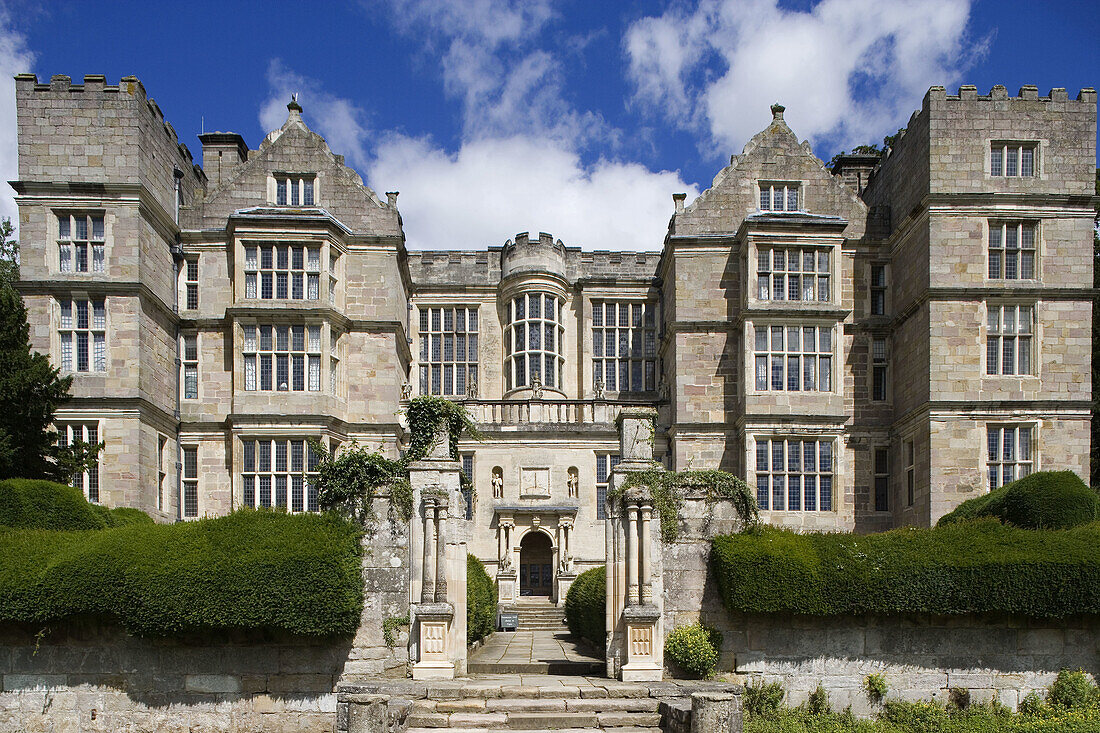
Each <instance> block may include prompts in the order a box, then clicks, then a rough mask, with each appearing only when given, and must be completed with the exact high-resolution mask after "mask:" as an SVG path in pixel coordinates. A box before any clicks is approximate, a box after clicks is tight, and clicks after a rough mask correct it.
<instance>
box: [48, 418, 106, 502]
mask: <svg viewBox="0 0 1100 733" xmlns="http://www.w3.org/2000/svg"><path fill="white" fill-rule="evenodd" d="M54 427H55V428H56V429H57V433H58V442H60V441H61V439H62V437H64V441H65V442H64V445H69V444H71V443H72V442H74V441H76V440H80V441H82V442H84V443H88V444H94V443H100V442H103V421H102V420H97V419H95V418H92V419H80V418H73V419H64V420H58V421H57V422H55V423H54ZM100 455H101V456H102V454H100ZM100 465H101V461H100V460H99V458H97V459H96V461H95V467H94V468H93V469H92V470H90V471H84V472H83V473H79V474H77V475H75V476H73V478H72V481H70V485H72V486H74V487H76V488H78V489H80V490H81V493H83V494H84V497H85V498H86V499H87V500H88V501H90V502H92V503H93V504H99V503H100V502H101V500H102V493H101V489H102V485H103V482H102V478H103V477H102V474H101V472H100V468H99V467H100Z"/></svg>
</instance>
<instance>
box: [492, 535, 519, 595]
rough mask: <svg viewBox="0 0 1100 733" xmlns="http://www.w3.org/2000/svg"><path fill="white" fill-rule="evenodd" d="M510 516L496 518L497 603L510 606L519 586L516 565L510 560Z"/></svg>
mask: <svg viewBox="0 0 1100 733" xmlns="http://www.w3.org/2000/svg"><path fill="white" fill-rule="evenodd" d="M512 526H513V524H512V516H511V515H510V514H509V515H503V514H502V515H500V516H499V517H498V518H497V531H498V532H499V533H500V556H499V557H498V566H497V568H498V569H497V604H498V605H500V606H511V605H512V604H513V603H515V602H516V594H517V593H519V588H518V587H517V584H516V566H515V563H514V562H512Z"/></svg>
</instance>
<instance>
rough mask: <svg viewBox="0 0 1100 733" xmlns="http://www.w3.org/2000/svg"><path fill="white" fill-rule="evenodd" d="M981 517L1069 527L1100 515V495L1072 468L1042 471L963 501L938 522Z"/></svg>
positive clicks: (1023, 525)
mask: <svg viewBox="0 0 1100 733" xmlns="http://www.w3.org/2000/svg"><path fill="white" fill-rule="evenodd" d="M978 517H996V518H997V519H999V520H1001V521H1002V522H1004V523H1005V524H1011V525H1013V526H1016V527H1020V528H1021V529H1069V528H1071V527H1079V526H1081V525H1083V524H1088V523H1089V522H1093V521H1095V520H1096V519H1097V518H1098V517H1100V497H1098V496H1097V493H1096V492H1095V491H1093V490H1092V489H1091V488H1089V487H1088V486H1087V485H1086V484H1085V482H1084V481H1082V480H1081V478H1080V477H1079V476H1078V475H1077V474H1075V473H1074V472H1073V471H1040V472H1038V473H1033V474H1030V475H1028V476H1025V477H1023V478H1022V479H1019V480H1016V481H1012V482H1010V483H1007V484H1005V485H1004V486H1001V487H1000V488H997V489H994V490H993V491H991V492H989V493H988V494H985V495H984V496H979V497H976V498H974V499H970V500H968V501H964V502H963V503H962V504H960V505H959V506H958V507H956V508H955V510H954V511H953V512H951V513H950V514H946V515H944V516H943V517H942V518H941V519H940V521H939V525H947V524H952V523H954V522H959V521H962V520H966V519H974V518H978Z"/></svg>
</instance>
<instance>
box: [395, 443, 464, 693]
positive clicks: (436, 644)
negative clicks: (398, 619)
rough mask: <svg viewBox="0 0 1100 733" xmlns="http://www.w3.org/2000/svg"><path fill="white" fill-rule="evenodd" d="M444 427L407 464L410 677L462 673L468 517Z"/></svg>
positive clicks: (452, 676) (456, 467) (457, 464)
mask: <svg viewBox="0 0 1100 733" xmlns="http://www.w3.org/2000/svg"><path fill="white" fill-rule="evenodd" d="M448 445H449V440H448V438H447V432H446V430H445V429H443V430H440V431H439V432H438V433H437V436H436V440H435V442H434V444H433V446H432V450H431V452H430V454H429V456H428V457H427V458H425V459H424V460H421V461H416V462H414V463H412V464H410V465H409V482H410V483H411V484H412V490H413V506H417V507H421V511H422V512H423V514H422V516H421V517H415V518H414V519H413V520H412V521H411V522H410V527H409V542H410V552H409V556H410V557H411V558H415V561H416V562H417V563H418V564H419V566H420V567H419V568H413V572H412V573H411V577H412V578H413V583H412V587H411V588H410V593H409V600H410V607H409V618H410V620H411V622H412V628H411V629H410V632H409V660H410V662H412V676H413V678H414V679H452V678H454V677H455V676H456V675H465V674H466V547H467V544H468V541H469V535H470V522H468V521H466V515H465V513H464V512H458V511H455V512H451V511H450V508H451V507H458V506H461V505H462V499H461V483H460V473H461V466H460V464H459V463H458V462H457V461H452V460H450V456H449V455H448V453H447V450H448V448H447V446H448Z"/></svg>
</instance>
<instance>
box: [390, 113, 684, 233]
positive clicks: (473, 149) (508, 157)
mask: <svg viewBox="0 0 1100 733" xmlns="http://www.w3.org/2000/svg"><path fill="white" fill-rule="evenodd" d="M375 153H376V158H375V162H374V164H373V165H372V166H371V169H370V175H369V179H370V180H371V181H372V182H380V183H382V182H384V184H385V186H386V188H387V189H389V190H393V189H398V190H400V191H401V201H400V205H401V214H402V219H403V221H404V223H405V234H406V236H407V238H408V241H409V246H410V247H411V248H416V249H451V248H456V249H483V248H485V247H486V246H488V245H494V244H503V243H504V241H505V240H506V239H509V238H511V237H512V236H514V235H515V234H516V233H517V232H522V231H531V232H537V231H546V232H550V233H551V234H553V235H554V236H555V237H557V238H560V239H561V240H562V241H563V242H565V244H567V245H569V246H580V247H583V248H584V249H586V250H591V249H611V250H618V249H645V250H656V249H660V248H661V244H662V242H663V240H664V235H665V231H666V229H667V226H668V220H669V217H670V216H671V215H672V211H673V203H672V197H671V194H672V193H673V192H677V191H684V192H687V193H688V195H689V198H694V197H695V196H697V195H698V189H697V188H696V187H695V186H694V185H690V184H687V183H684V181H683V180H682V179H681V177H680V175H679V174H678V173H677V172H673V171H660V172H653V171H650V170H648V169H647V168H646V167H645V166H642V165H639V164H637V163H624V162H615V161H609V160H603V159H601V160H599V161H598V162H596V163H595V164H593V165H592V166H588V167H586V166H584V165H582V163H581V160H580V158H579V156H578V155H577V153H576V152H575V151H573V150H571V149H569V148H568V147H567V146H564V145H562V144H561V143H560V142H557V141H554V140H550V139H547V138H536V137H530V136H514V137H509V138H495V139H482V140H474V141H470V142H467V143H465V144H463V145H462V147H461V149H460V150H459V151H458V152H457V153H454V154H450V153H447V152H446V151H444V150H442V149H440V148H438V147H436V146H434V145H432V144H431V142H430V141H429V140H425V139H415V138H410V137H406V136H403V135H391V136H389V137H387V139H386V140H385V141H384V142H383V143H382V144H381V145H379V147H378V148H377V150H376V151H375Z"/></svg>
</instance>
